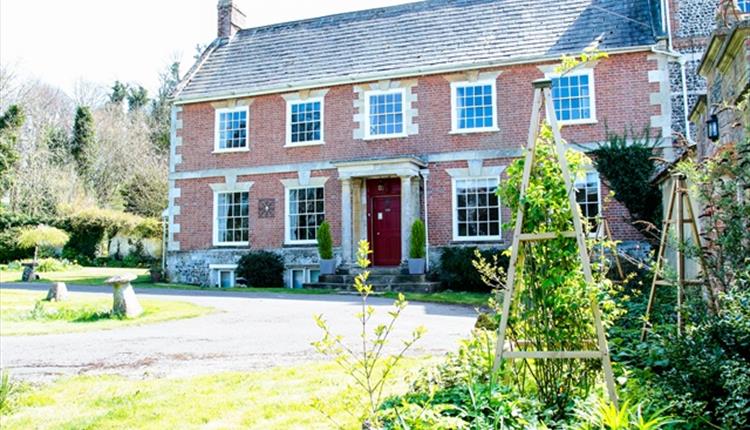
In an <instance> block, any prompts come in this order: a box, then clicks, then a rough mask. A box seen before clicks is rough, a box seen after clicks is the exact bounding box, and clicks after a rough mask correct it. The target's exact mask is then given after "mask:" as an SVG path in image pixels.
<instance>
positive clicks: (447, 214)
mask: <svg viewBox="0 0 750 430" xmlns="http://www.w3.org/2000/svg"><path fill="white" fill-rule="evenodd" d="M711 3H712V2H710V1H709V2H707V1H705V0H703V1H698V0H692V1H689V0H663V1H658V0H618V1H615V0H567V1H563V2H561V1H552V0H543V1H538V2H527V1H522V0H458V1H448V0H428V1H424V2H418V3H410V4H404V5H399V6H392V7H386V8H379V9H372V10H365V11H358V12H351V13H344V14H338V15H332V16H325V17H320V18H313V19H307V20H301V21H294V22H288V23H281V24H275V25H269V26H264V27H259V28H249V29H245V28H243V27H244V25H243V20H244V17H245V15H244V14H243V13H242V12H241V11H240V10H239V9H237V7H236V5H235V4H234V3H233V2H232V1H229V0H221V1H219V4H218V37H217V38H216V40H214V41H213V42H212V43H211V44H210V45H209V46H208V48H207V49H206V50H205V52H203V54H202V55H201V56H200V58H199V60H198V61H197V63H196V64H195V65H194V66H193V68H192V69H191V70H190V71H189V72H188V74H187V75H186V76H185V78H184V79H183V81H182V82H181V83H180V85H179V87H178V89H177V91H176V93H175V106H174V108H173V112H172V136H171V154H170V173H169V184H170V187H169V188H170V191H169V209H168V217H169V227H168V228H169V233H168V246H167V248H168V257H167V260H168V263H167V266H168V272H169V275H170V277H171V279H173V280H174V281H177V282H186V283H194V284H214V285H215V284H222V285H231V284H232V283H233V279H234V275H233V270H234V268H235V267H236V262H237V260H238V259H239V258H240V256H241V255H243V254H244V253H246V252H248V251H249V250H257V249H264V250H272V251H275V252H278V253H280V254H281V255H283V257H284V259H285V263H286V267H287V273H286V275H285V276H286V280H287V283H288V285H289V286H296V285H298V284H301V283H304V282H309V281H314V280H315V279H316V277H317V274H318V272H317V261H318V258H317V250H316V248H315V235H316V230H317V227H318V225H319V224H320V223H321V222H322V221H323V220H327V221H328V222H329V223H330V224H331V227H332V230H333V233H334V234H333V236H334V244H335V249H336V256H337V259H338V262H339V265H340V266H339V267H340V268H341V269H342V270H346V269H347V268H350V267H351V264H352V257H353V252H354V250H355V248H356V244H357V242H358V241H359V240H361V239H367V240H369V241H370V242H371V244H372V247H373V250H374V254H373V261H374V264H375V265H376V266H397V265H400V264H401V263H402V262H403V261H404V259H405V257H407V251H408V242H409V232H410V227H411V225H412V223H413V221H414V220H416V219H418V218H421V219H423V220H425V221H426V225H427V231H428V238H429V239H428V249H429V257H430V262H431V265H432V266H433V267H434V266H435V264H437V262H438V257H439V255H440V253H441V252H442V250H443V249H444V248H445V247H452V246H467V245H476V246H493V247H505V246H507V245H508V243H509V235H510V232H508V231H506V230H505V229H503V228H502V223H504V222H507V221H508V220H509V219H510V214H509V213H508V210H507V209H506V208H505V207H504V206H503V204H502V202H501V201H499V200H498V198H497V197H496V196H495V195H494V193H493V190H494V189H495V188H496V187H497V185H498V183H499V182H500V181H502V180H503V174H504V169H505V167H506V166H507V165H508V164H509V163H510V162H511V161H512V160H513V159H514V158H516V157H518V156H520V155H521V151H522V147H523V146H524V145H525V142H526V138H527V132H528V127H529V121H530V114H531V112H530V111H531V102H532V100H531V98H532V88H531V82H532V81H533V80H535V79H538V78H543V77H545V76H546V77H549V78H550V79H552V81H553V93H554V94H553V96H554V104H555V109H556V113H557V116H558V119H559V121H560V123H561V124H562V125H563V129H562V134H563V137H564V138H565V139H567V140H568V141H569V142H575V143H576V145H575V147H576V148H583V149H584V150H585V149H586V148H591V147H593V146H595V145H596V144H597V143H598V142H601V141H602V140H603V139H604V136H605V128H606V127H608V128H609V129H610V130H615V131H618V130H624V129H626V128H631V127H632V128H635V129H642V128H643V127H651V131H652V134H653V135H661V136H663V137H664V140H663V144H664V146H665V147H666V148H667V149H669V148H670V147H671V144H672V137H673V132H674V131H678V132H679V131H681V130H682V129H684V124H685V121H684V119H685V115H684V112H685V110H684V108H680V107H679V106H683V107H684V103H683V102H682V100H683V99H684V98H687V99H691V98H695V97H697V96H698V95H700V94H701V92H702V91H705V88H704V86H703V84H702V81H699V80H698V79H697V78H695V76H694V72H693V71H692V70H693V69H691V68H690V67H684V68H683V67H681V65H682V66H685V65H689V64H692V63H691V62H695V58H700V55H699V54H698V53H697V52H698V51H693V49H694V47H695V45H698V44H700V43H703V44H704V45H705V41H703V40H704V39H706V37H707V34H708V33H705V34H704V33H703V32H702V31H703V30H700V31H698V30H696V29H697V28H698V27H701V26H702V25H703V24H702V23H703V21H700V22H695V21H697V19H696V18H695V17H694V14H695V13H696V11H700V13H704V12H705V10H707V9H708V10H709V12H708V13H709V16H708V18H707V19H708V21H710V22H712V21H711V19H712V17H713V11H714V10H715V4H714V5H713V6H712V5H711ZM701 19H703V15H701ZM706 25H707V24H706ZM674 29H676V31H677V35H674V36H673V33H672V32H673V31H674ZM701 46H702V45H701ZM589 47H596V48H598V49H599V50H601V51H605V52H607V53H608V54H609V58H607V59H603V60H600V61H597V62H593V63H589V64H585V65H584V66H583V67H581V68H579V69H576V70H575V71H574V72H572V73H569V74H566V75H565V76H562V77H561V76H558V75H556V74H555V66H556V65H557V64H559V62H560V58H561V56H562V55H563V54H568V55H574V54H577V53H580V52H581V51H583V50H584V49H585V48H589ZM695 49H698V48H695ZM700 49H702V48H700ZM686 53H687V54H686ZM693 68H694V67H693ZM683 72H684V76H685V77H686V78H687V79H685V85H683V84H682V82H683V80H682V76H683ZM678 105H679V106H678ZM681 109H682V110H681ZM680 127H682V128H680ZM667 152H668V151H667ZM577 187H578V198H579V202H580V203H581V208H582V210H583V212H584V214H585V215H587V216H591V217H594V216H596V215H599V214H601V215H602V216H604V217H606V218H608V219H609V221H610V225H611V227H612V230H613V232H614V235H615V238H616V239H618V240H622V241H624V242H625V243H627V242H638V241H641V240H642V237H640V235H639V234H638V232H637V231H636V230H635V229H634V228H633V227H632V226H631V225H630V224H629V222H627V212H626V210H625V209H624V207H623V206H622V205H620V204H619V203H618V202H617V201H615V200H612V201H610V202H608V203H607V204H606V205H605V204H604V200H605V199H604V197H605V196H606V195H607V194H608V192H609V191H608V190H607V189H606V186H605V185H604V184H603V183H602V181H600V179H599V177H598V174H597V173H596V171H594V170H593V169H591V170H589V171H588V172H587V173H586V174H585V175H583V176H582V177H581V178H579V180H578V181H577Z"/></svg>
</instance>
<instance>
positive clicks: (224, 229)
mask: <svg viewBox="0 0 750 430" xmlns="http://www.w3.org/2000/svg"><path fill="white" fill-rule="evenodd" d="M249 194H250V193H248V192H247V191H239V192H220V193H217V194H216V217H215V218H216V219H215V221H214V222H215V225H216V244H218V245H228V244H230V245H231V244H246V243H247V242H248V237H249V234H248V225H249V210H248V201H249Z"/></svg>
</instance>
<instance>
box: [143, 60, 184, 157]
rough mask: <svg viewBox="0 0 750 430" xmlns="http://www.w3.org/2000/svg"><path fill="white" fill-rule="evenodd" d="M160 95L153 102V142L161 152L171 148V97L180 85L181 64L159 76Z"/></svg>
mask: <svg viewBox="0 0 750 430" xmlns="http://www.w3.org/2000/svg"><path fill="white" fill-rule="evenodd" d="M159 81H160V85H159V93H158V94H157V96H156V98H155V99H154V100H152V101H151V114H150V115H151V116H150V126H151V142H153V144H154V146H155V147H156V148H157V149H159V150H160V151H163V152H167V150H168V148H169V130H170V128H169V126H170V120H171V111H172V100H171V99H170V97H171V96H172V93H173V92H174V90H175V88H177V84H179V83H180V63H179V62H178V61H175V62H173V63H172V64H170V65H169V67H168V68H167V69H166V70H165V71H163V72H162V73H161V74H160V75H159Z"/></svg>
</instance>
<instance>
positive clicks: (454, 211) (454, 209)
mask: <svg viewBox="0 0 750 430" xmlns="http://www.w3.org/2000/svg"><path fill="white" fill-rule="evenodd" d="M482 179H494V180H496V181H497V186H496V189H497V187H499V186H500V176H499V175H498V176H495V175H482V176H465V177H451V219H452V223H451V224H452V225H453V241H454V242H489V241H493V242H494V241H502V240H503V204H502V202H501V201H500V196H498V197H497V207H498V214H497V222H498V234H497V235H496V236H495V235H485V236H459V235H458V194H457V193H456V191H457V188H456V184H457V182H458V181H472V180H482Z"/></svg>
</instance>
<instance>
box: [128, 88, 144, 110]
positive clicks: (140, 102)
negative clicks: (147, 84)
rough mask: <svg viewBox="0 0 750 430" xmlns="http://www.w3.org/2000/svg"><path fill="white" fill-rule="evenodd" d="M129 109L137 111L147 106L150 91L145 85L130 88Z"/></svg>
mask: <svg viewBox="0 0 750 430" xmlns="http://www.w3.org/2000/svg"><path fill="white" fill-rule="evenodd" d="M127 98H128V110H129V111H130V112H135V111H138V110H140V109H141V108H143V107H144V106H146V104H147V103H148V91H146V89H145V88H143V86H141V85H138V87H130V88H128V95H127Z"/></svg>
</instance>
